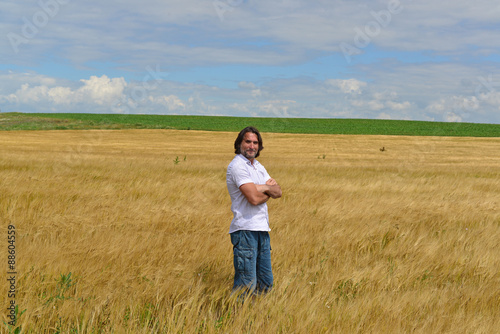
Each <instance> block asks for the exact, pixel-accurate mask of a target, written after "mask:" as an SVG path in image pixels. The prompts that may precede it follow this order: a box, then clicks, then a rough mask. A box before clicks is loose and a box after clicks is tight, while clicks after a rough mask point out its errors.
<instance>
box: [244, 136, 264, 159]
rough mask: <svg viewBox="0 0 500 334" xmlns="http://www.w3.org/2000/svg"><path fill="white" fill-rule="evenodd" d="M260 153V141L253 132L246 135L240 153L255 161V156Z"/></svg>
mask: <svg viewBox="0 0 500 334" xmlns="http://www.w3.org/2000/svg"><path fill="white" fill-rule="evenodd" d="M258 151H259V139H258V138H257V135H256V134H255V133H253V132H247V133H245V136H243V141H242V142H241V146H240V152H241V154H242V155H243V156H244V157H245V158H247V159H248V160H253V159H255V155H256V154H257V152H258Z"/></svg>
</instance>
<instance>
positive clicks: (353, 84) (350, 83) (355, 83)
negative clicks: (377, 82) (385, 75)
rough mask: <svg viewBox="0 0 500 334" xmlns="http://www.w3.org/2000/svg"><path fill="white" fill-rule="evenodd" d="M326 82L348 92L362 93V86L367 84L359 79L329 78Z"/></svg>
mask: <svg viewBox="0 0 500 334" xmlns="http://www.w3.org/2000/svg"><path fill="white" fill-rule="evenodd" d="M325 82H326V84H327V85H329V86H333V87H338V88H340V90H341V91H342V92H343V93H346V94H361V93H362V88H363V87H365V86H366V82H363V81H360V80H357V79H347V80H341V79H327V80H326V81H325Z"/></svg>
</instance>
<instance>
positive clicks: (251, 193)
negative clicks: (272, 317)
mask: <svg viewBox="0 0 500 334" xmlns="http://www.w3.org/2000/svg"><path fill="white" fill-rule="evenodd" d="M234 149H235V152H234V153H235V154H236V156H235V157H234V159H233V160H232V161H231V163H230V164H229V166H228V167H227V174H226V183H227V189H228V191H229V195H230V196H231V211H232V212H233V215H234V217H233V220H232V221H231V226H230V228H229V233H230V235H231V243H232V244H233V252H234V271H235V274H234V285H233V292H237V291H239V290H244V293H247V292H251V293H254V294H258V293H263V292H268V291H269V290H270V289H271V288H272V286H273V273H272V270H271V244H270V238H269V231H270V230H271V229H270V228H269V216H268V213H267V204H266V202H267V201H268V200H269V198H279V197H281V187H280V186H279V185H278V183H277V182H276V181H275V180H274V179H272V178H271V177H270V176H269V174H268V173H267V171H266V169H265V168H264V166H262V165H261V164H260V163H259V162H258V161H257V160H256V159H255V158H257V157H258V156H259V154H260V151H262V150H263V149H264V147H263V145H262V137H261V136H260V133H259V131H258V130H257V129H256V128H254V127H246V128H245V129H243V130H241V132H240V133H239V134H238V137H237V138H236V141H235V142H234Z"/></svg>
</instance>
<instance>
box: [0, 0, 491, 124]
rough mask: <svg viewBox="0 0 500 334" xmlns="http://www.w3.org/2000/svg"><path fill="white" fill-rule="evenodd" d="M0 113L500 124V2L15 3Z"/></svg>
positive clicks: (6, 20)
mask: <svg viewBox="0 0 500 334" xmlns="http://www.w3.org/2000/svg"><path fill="white" fill-rule="evenodd" d="M1 8H2V11H1V12H0V31H1V32H2V33H1V35H2V38H1V39H0V110H1V111H2V112H10V111H21V112H92V113H134V114H178V115H231V116H262V117H321V118H373V119H407V120H425V121H448V122H476V123H497V124H500V67H499V66H498V65H499V61H500V56H499V55H500V52H499V51H500V36H499V35H500V22H499V20H498V18H499V17H500V4H497V3H496V2H492V1H489V0H488V1H486V0H478V1H475V2H471V1H465V0H456V1H448V0H445V1H440V2H436V1H428V0H421V1H416V0H413V1H412V0H384V1H382V0H380V1H379V0H371V1H364V0H360V1H354V0H331V1H326V0H316V1H305V0H304V1H303V0H276V1H261V0H183V1H177V0H172V1H160V0H144V1H141V2H140V3H139V2H137V1H130V0H123V1H117V0H101V1H94V0H89V1H85V2H83V1H76V0H36V1H31V0H16V1H14V0H5V1H2V5H1Z"/></svg>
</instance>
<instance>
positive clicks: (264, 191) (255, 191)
mask: <svg viewBox="0 0 500 334" xmlns="http://www.w3.org/2000/svg"><path fill="white" fill-rule="evenodd" d="M240 190H241V192H242V193H243V195H245V197H246V198H247V200H248V201H249V202H250V204H252V205H259V204H262V203H265V202H267V200H268V199H269V198H270V197H271V198H280V197H281V187H280V186H279V184H278V183H277V182H276V180H274V179H269V180H267V181H266V184H254V183H246V184H242V185H241V187H240Z"/></svg>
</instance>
